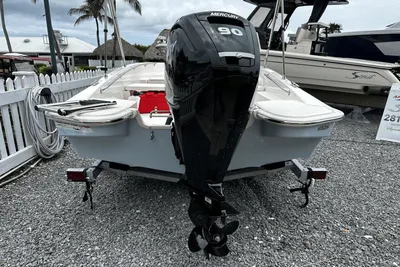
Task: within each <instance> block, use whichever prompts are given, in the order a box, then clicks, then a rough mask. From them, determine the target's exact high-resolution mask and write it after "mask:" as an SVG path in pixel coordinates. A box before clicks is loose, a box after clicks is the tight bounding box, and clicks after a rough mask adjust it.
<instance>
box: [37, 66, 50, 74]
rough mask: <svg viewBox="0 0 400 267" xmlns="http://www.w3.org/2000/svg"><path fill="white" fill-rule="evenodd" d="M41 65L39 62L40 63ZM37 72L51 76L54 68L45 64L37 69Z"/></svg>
mask: <svg viewBox="0 0 400 267" xmlns="http://www.w3.org/2000/svg"><path fill="white" fill-rule="evenodd" d="M38 65H39V64H38ZM37 72H38V73H39V74H43V75H46V74H47V75H49V76H51V74H53V70H52V68H51V67H50V66H46V65H44V64H43V66H40V67H39V68H38V69H37Z"/></svg>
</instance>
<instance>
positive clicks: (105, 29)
mask: <svg viewBox="0 0 400 267" xmlns="http://www.w3.org/2000/svg"><path fill="white" fill-rule="evenodd" d="M107 10H108V8H107V5H105V6H104V75H105V76H106V77H107V32H108V29H107V19H108V16H107Z"/></svg>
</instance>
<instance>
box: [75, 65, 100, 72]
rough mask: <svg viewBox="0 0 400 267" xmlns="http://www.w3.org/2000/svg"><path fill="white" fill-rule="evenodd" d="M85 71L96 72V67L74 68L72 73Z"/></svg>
mask: <svg viewBox="0 0 400 267" xmlns="http://www.w3.org/2000/svg"><path fill="white" fill-rule="evenodd" d="M86 70H96V67H89V66H79V67H75V68H74V69H73V70H72V71H86Z"/></svg>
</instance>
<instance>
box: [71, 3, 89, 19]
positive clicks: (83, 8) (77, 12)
mask: <svg viewBox="0 0 400 267" xmlns="http://www.w3.org/2000/svg"><path fill="white" fill-rule="evenodd" d="M89 11H90V10H89V8H88V6H87V5H81V6H80V7H78V8H76V7H73V8H70V9H69V11H68V15H70V16H72V15H86V14H88V13H89Z"/></svg>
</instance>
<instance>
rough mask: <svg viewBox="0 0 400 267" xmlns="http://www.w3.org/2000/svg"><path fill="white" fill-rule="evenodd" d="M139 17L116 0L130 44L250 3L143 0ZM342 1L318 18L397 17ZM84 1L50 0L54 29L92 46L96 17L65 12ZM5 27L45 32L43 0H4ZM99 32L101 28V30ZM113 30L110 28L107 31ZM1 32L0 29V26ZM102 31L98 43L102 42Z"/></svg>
mask: <svg viewBox="0 0 400 267" xmlns="http://www.w3.org/2000/svg"><path fill="white" fill-rule="evenodd" d="M140 2H141V3H142V9H143V10H142V16H140V15H139V14H137V13H135V12H133V11H132V10H131V9H130V7H129V5H128V4H126V3H125V2H124V0H117V14H118V20H119V25H120V31H121V35H122V37H123V38H124V39H125V40H127V41H128V42H130V43H140V44H144V45H148V44H151V43H152V42H153V41H154V39H155V38H156V37H157V36H158V33H159V32H160V31H161V30H162V29H164V28H170V27H171V26H172V25H173V23H174V22H175V21H176V20H177V19H178V18H179V17H181V16H183V15H186V14H189V13H194V12H200V11H211V10H214V11H227V12H232V13H235V14H238V15H241V16H243V17H245V18H247V17H248V15H249V14H250V12H251V11H252V10H253V9H254V7H255V6H254V5H251V4H249V3H246V2H244V1H242V0H201V1H199V0H185V1H183V0H141V1H140ZM349 2H350V4H349V5H345V6H329V7H328V9H327V11H326V12H325V14H324V15H323V17H322V18H321V20H320V21H322V22H326V23H329V22H336V23H340V24H342V26H343V29H344V31H358V30H375V29H383V28H385V26H386V25H388V24H391V23H394V22H397V21H400V15H399V10H400V1H398V0H381V1H376V0H349ZM82 3H83V0H67V1H66V0H50V7H51V14H52V23H53V28H54V29H58V30H61V32H62V33H63V34H64V35H66V36H71V37H77V38H79V39H82V40H84V41H86V42H88V43H91V44H93V45H96V34H95V22H94V21H87V22H84V23H82V24H80V25H79V26H75V27H74V26H73V24H74V21H75V19H76V18H77V17H71V16H69V15H67V12H68V10H69V8H71V7H79V6H80V5H81V4H82ZM4 9H5V17H6V24H7V29H8V32H9V35H10V36H24V37H34V36H42V35H43V34H47V30H46V22H45V18H44V17H43V14H44V8H43V1H42V0H37V4H36V5H35V4H33V3H31V1H30V0H4ZM310 13H311V8H310V7H303V8H299V9H297V10H296V12H295V13H294V15H293V17H292V19H291V22H290V26H289V28H288V32H289V33H295V32H296V29H297V27H299V26H300V24H302V23H304V22H306V20H307V19H308V17H309V15H310ZM101 33H102V32H101ZM109 34H111V32H109ZM0 35H3V32H2V31H1V30H0ZM103 40H104V39H103V34H101V42H103Z"/></svg>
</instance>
